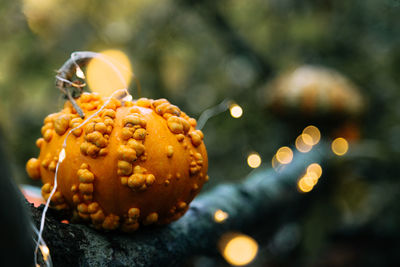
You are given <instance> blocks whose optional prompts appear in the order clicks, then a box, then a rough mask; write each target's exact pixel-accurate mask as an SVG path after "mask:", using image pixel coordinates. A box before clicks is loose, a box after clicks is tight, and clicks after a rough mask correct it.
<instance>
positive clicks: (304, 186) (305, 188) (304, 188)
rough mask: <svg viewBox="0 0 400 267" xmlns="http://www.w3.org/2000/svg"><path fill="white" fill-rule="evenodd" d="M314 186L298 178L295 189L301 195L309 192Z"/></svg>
mask: <svg viewBox="0 0 400 267" xmlns="http://www.w3.org/2000/svg"><path fill="white" fill-rule="evenodd" d="M313 187H314V185H313V184H310V183H309V182H308V181H307V180H306V179H304V177H302V178H300V179H299V180H298V181H297V189H298V190H299V191H300V192H301V193H307V192H310V191H311V190H312V189H313Z"/></svg>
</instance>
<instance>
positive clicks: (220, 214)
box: [214, 210, 229, 223]
mask: <svg viewBox="0 0 400 267" xmlns="http://www.w3.org/2000/svg"><path fill="white" fill-rule="evenodd" d="M228 217H229V214H228V213H227V212H225V211H223V210H216V211H215V212H214V221H215V222H217V223H222V222H224V221H225V220H226V219H228Z"/></svg>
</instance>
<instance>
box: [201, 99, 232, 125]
mask: <svg viewBox="0 0 400 267" xmlns="http://www.w3.org/2000/svg"><path fill="white" fill-rule="evenodd" d="M230 103H232V101H231V100H230V99H224V101H222V102H221V103H219V104H218V105H216V106H214V107H211V108H208V109H206V110H204V111H203V112H202V113H201V114H200V116H199V119H198V120H197V126H196V128H197V129H199V130H201V129H203V127H204V125H205V124H206V122H207V121H208V120H209V119H211V118H212V117H214V116H217V115H218V114H220V113H222V112H225V111H226V110H227V109H228V108H229V106H230Z"/></svg>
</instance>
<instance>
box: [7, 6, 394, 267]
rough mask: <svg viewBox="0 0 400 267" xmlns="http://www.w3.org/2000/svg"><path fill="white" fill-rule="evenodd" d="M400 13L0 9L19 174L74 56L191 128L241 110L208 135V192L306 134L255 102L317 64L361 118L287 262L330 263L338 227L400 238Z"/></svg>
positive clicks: (10, 136) (209, 128) (13, 157)
mask: <svg viewBox="0 0 400 267" xmlns="http://www.w3.org/2000/svg"><path fill="white" fill-rule="evenodd" d="M399 12H400V1H399V0H381V1H378V0H354V1H346V0H335V1H334V0H327V1H316V0H306V1H295V0H269V1H264V0H252V1H240V0H223V1H211V0H201V1H183V0H175V1H173V0H166V1H155V0H140V1H139V0H136V1H129V0H114V1H105V0H96V1H95V0H87V1H81V0H69V1H66V0H21V1H14V0H3V1H2V2H1V3H0V25H1V27H0V36H1V42H0V122H1V127H2V129H3V131H4V134H5V139H6V140H7V141H8V143H9V147H8V151H9V152H10V161H11V163H12V164H13V165H14V176H15V178H16V179H17V180H18V182H20V183H28V182H29V181H28V179H27V175H26V174H25V172H24V165H25V162H26V161H27V160H28V159H29V158H30V157H32V156H35V155H36V154H37V153H38V149H37V148H36V147H35V145H34V143H35V140H36V139H37V138H38V137H39V135H40V127H41V126H42V121H43V119H44V117H45V116H46V115H47V114H49V113H52V112H55V111H57V110H59V109H60V108H61V107H62V104H63V102H64V100H63V98H62V97H61V94H60V92H58V91H57V90H56V89H55V86H54V76H55V70H56V69H58V68H59V67H60V66H61V65H62V64H63V62H64V61H65V60H66V59H67V58H68V57H69V55H70V53H71V52H73V51H80V50H92V51H101V50H105V49H110V48H112V49H121V50H122V51H124V52H126V53H127V54H128V55H129V57H130V59H131V61H132V65H133V69H134V72H135V74H136V76H137V77H138V78H139V80H140V83H141V84H142V92H141V96H145V97H149V98H167V99H169V100H170V102H172V103H174V104H176V105H178V106H179V107H180V108H181V109H182V110H184V111H186V112H187V113H188V114H189V115H191V116H193V117H195V118H198V117H199V115H200V114H201V112H202V111H204V110H205V109H207V108H208V107H211V106H214V105H216V104H218V103H220V102H221V101H223V100H224V99H226V98H229V99H233V100H234V101H236V102H237V103H238V104H239V105H241V106H242V107H243V110H244V114H243V116H242V117H241V118H240V119H234V118H232V117H230V116H229V115H228V112H226V113H222V114H219V115H218V116H216V117H214V118H212V119H210V120H209V121H208V123H207V124H206V126H205V127H204V129H203V131H204V133H205V136H206V137H205V141H206V144H207V149H208V153H209V161H210V164H209V165H210V170H209V175H210V177H211V178H212V179H211V181H210V183H209V185H208V186H212V185H214V184H216V183H220V182H222V181H226V180H231V181H233V180H238V179H240V178H243V177H244V176H246V174H248V173H249V171H250V170H251V169H250V168H249V167H248V166H247V164H246V157H247V155H248V153H250V152H252V151H257V152H258V153H259V154H260V155H261V157H262V159H263V161H264V164H270V159H271V158H272V156H273V154H274V152H275V151H276V150H277V149H278V148H279V147H280V146H281V145H290V146H293V144H294V140H295V137H296V135H298V134H299V131H301V129H302V128H301V127H304V126H306V125H302V126H301V127H299V126H298V125H297V124H295V123H294V122H293V121H290V120H284V119H282V118H278V117H275V116H274V115H273V114H272V113H270V112H268V111H267V110H266V109H265V107H264V103H263V101H262V98H261V97H260V96H261V95H262V93H261V92H262V91H263V90H264V88H266V87H267V85H268V84H269V82H270V81H271V80H272V79H273V78H274V77H275V76H276V75H277V74H278V73H281V72H285V71H287V70H288V69H291V68H293V67H296V66H299V65H302V64H316V65H322V66H326V67H330V68H333V69H336V70H338V71H339V72H341V73H343V74H344V75H346V76H347V77H348V78H349V79H350V80H351V81H352V82H354V83H355V84H356V85H358V87H359V88H361V92H362V94H363V95H364V97H365V98H366V99H368V100H369V108H368V110H367V112H366V114H365V115H364V117H363V119H362V120H361V136H362V139H361V140H360V141H359V144H358V145H357V146H355V148H354V150H353V153H351V154H350V155H349V156H348V158H346V160H343V159H338V160H337V161H334V162H332V163H331V164H330V165H329V167H328V168H327V169H324V175H325V176H324V177H325V178H324V179H326V181H325V182H322V184H321V186H320V187H319V188H318V190H314V191H316V192H314V191H313V192H312V193H310V196H312V198H313V199H315V200H319V199H324V200H323V202H319V201H316V203H315V204H314V206H313V207H312V208H310V209H309V210H308V211H306V212H305V214H304V216H303V220H304V221H301V222H299V223H300V224H301V225H302V231H303V238H302V241H300V242H302V243H301V244H302V246H296V249H295V252H293V250H292V252H290V253H291V254H290V255H292V256H295V255H297V254H296V253H299V251H302V253H306V254H305V255H306V256H303V257H300V258H298V259H300V260H299V261H298V262H297V263H304V264H310V263H313V262H314V263H315V262H317V263H316V265H318V264H320V265H324V262H323V261H322V263H319V262H320V261H321V260H320V261H316V259H317V258H318V255H320V251H321V250H323V249H325V248H326V247H327V246H328V245H327V243H326V242H328V241H327V240H328V237H329V234H330V233H331V232H330V231H332V229H333V228H334V227H336V226H338V224H340V223H344V224H345V225H346V223H347V224H348V225H357V224H362V223H365V222H369V223H371V222H373V223H371V224H372V225H374V229H376V228H379V229H380V231H381V232H382V231H383V232H385V233H387V234H389V235H390V234H396V235H398V234H399V233H398V232H397V229H396V227H397V225H398V224H396V222H397V223H399V222H400V218H399V217H400V216H399V214H400V213H399V208H398V207H397V205H395V203H396V200H399V196H398V192H399V191H398V189H400V188H399V187H400V180H399V179H398V178H399V168H398V166H397V165H398V164H396V162H397V160H396V159H397V158H398V157H399V156H400V138H399V136H400V110H399V108H398V107H399V106H400V90H399V88H400V75H399V73H400V19H399ZM132 94H133V95H134V97H139V96H138V95H137V94H138V93H137V92H135V91H133V92H132ZM294 125H296V126H295V127H294ZM323 134H324V132H323ZM382 214H385V215H382ZM316 229H318V233H315V232H314V234H313V231H316ZM296 251H297V252H296ZM269 253H271V251H269ZM283 254H284V253H283ZM283 254H282V253H281V255H283ZM268 255H271V254H268ZM272 256H273V253H272ZM297 256H298V255H297ZM277 258H279V257H277ZM326 259H329V255H327V256H326ZM278 262H279V260H278ZM263 263H265V262H263V261H261V264H263ZM324 266H327V265H324ZM332 266H336V265H332ZM377 266H379V265H377Z"/></svg>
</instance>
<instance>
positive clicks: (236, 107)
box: [229, 104, 243, 119]
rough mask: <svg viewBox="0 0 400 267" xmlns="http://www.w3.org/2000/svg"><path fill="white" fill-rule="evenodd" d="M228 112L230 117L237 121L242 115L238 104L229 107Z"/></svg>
mask: <svg viewBox="0 0 400 267" xmlns="http://www.w3.org/2000/svg"><path fill="white" fill-rule="evenodd" d="M229 111H230V113H231V116H232V117H234V118H235V119H238V118H240V117H242V115H243V109H242V107H241V106H239V105H238V104H232V105H231V106H230V107H229Z"/></svg>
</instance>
